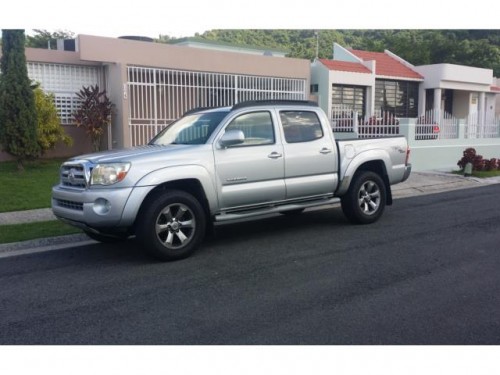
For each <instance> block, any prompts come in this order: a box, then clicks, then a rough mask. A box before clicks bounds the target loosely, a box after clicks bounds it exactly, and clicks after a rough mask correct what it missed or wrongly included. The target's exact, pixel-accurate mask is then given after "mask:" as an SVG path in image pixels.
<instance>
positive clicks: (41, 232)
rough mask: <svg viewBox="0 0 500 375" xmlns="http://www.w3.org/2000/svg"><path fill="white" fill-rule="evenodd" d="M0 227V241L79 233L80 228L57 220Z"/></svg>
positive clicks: (6, 241) (17, 240) (26, 239)
mask: <svg viewBox="0 0 500 375" xmlns="http://www.w3.org/2000/svg"><path fill="white" fill-rule="evenodd" d="M0 229H1V230H0V243H11V242H19V241H28V240H33V239H35V238H46V237H55V236H63V235H66V234H74V233H81V230H80V229H78V228H74V227H72V226H70V225H67V224H64V223H63V222H61V221H59V220H52V221H42V222H38V223H29V224H14V225H2V226H0Z"/></svg>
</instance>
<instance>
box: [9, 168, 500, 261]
mask: <svg viewBox="0 0 500 375" xmlns="http://www.w3.org/2000/svg"><path fill="white" fill-rule="evenodd" d="M491 184H500V177H492V178H484V179H479V178H475V177H463V176H461V175H456V174H450V173H444V172H435V171H426V172H412V174H411V175H410V177H409V178H408V180H407V181H405V182H403V183H400V184H397V185H394V186H392V194H393V197H394V199H399V198H408V197H412V196H419V195H425V194H435V193H441V192H445V191H451V190H457V189H469V188H475V187H480V186H486V185H491ZM49 220H56V218H55V216H54V215H53V214H52V210H51V209H50V208H43V209H37V210H29V211H19V212H5V213H0V225H9V224H24V223H32V222H40V221H49ZM88 242H89V238H88V237H87V236H86V235H85V234H83V233H82V234H76V235H69V236H61V237H52V238H42V239H37V240H30V241H25V242H19V243H10V244H0V258H1V257H3V256H2V254H3V253H7V252H8V253H11V252H14V251H15V252H16V253H22V252H23V251H28V250H26V249H32V251H33V249H35V248H37V250H35V251H45V250H44V249H47V248H49V247H54V246H56V247H58V246H59V247H63V246H67V245H68V244H72V245H73V246H77V245H78V244H84V243H88ZM90 242H93V241H92V240H90ZM38 248H40V249H38Z"/></svg>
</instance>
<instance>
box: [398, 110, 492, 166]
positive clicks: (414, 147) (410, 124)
mask: <svg viewBox="0 0 500 375" xmlns="http://www.w3.org/2000/svg"><path fill="white" fill-rule="evenodd" d="M415 124H416V119H401V120H400V134H402V135H405V137H406V139H407V140H408V144H409V145H410V148H411V154H410V155H411V156H410V162H411V163H412V169H413V170H414V171H426V170H444V171H451V170H458V169H459V168H458V166H457V162H458V161H459V160H460V159H461V158H462V155H463V151H464V150H465V149H466V148H469V147H473V148H475V149H476V151H477V153H478V154H480V155H482V156H483V157H484V158H485V159H491V158H500V138H486V139H467V138H465V122H462V123H461V124H460V126H459V136H458V138H457V139H436V140H415Z"/></svg>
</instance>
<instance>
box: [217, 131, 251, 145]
mask: <svg viewBox="0 0 500 375" xmlns="http://www.w3.org/2000/svg"><path fill="white" fill-rule="evenodd" d="M243 142H245V134H243V132H242V131H241V130H228V131H226V132H225V133H224V135H223V136H222V138H221V139H220V141H219V145H220V146H221V147H222V148H227V147H230V146H234V145H239V144H242V143H243Z"/></svg>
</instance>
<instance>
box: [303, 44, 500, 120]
mask: <svg viewBox="0 0 500 375" xmlns="http://www.w3.org/2000/svg"><path fill="white" fill-rule="evenodd" d="M499 93H500V89H499V87H498V86H497V84H496V81H495V78H494V77H493V71H492V70H491V69H483V68H475V67H469V66H460V65H453V64H432V65H425V66H414V65H412V64H411V63H409V62H408V61H406V60H404V59H402V58H401V57H399V56H397V55H395V54H394V53H392V52H390V51H388V50H385V51H384V52H369V51H360V50H354V49H347V48H344V47H342V46H340V45H339V44H336V43H335V44H334V46H333V59H331V60H329V59H317V60H316V61H314V62H313V63H312V68H311V94H312V95H314V96H316V97H317V99H318V102H319V103H320V105H321V107H322V108H323V109H324V110H326V111H327V113H328V114H329V115H330V116H331V119H332V124H333V125H335V123H334V122H335V119H336V118H339V117H342V116H339V113H345V112H346V111H348V110H351V111H353V112H356V113H357V114H358V116H359V117H360V118H365V117H370V116H378V117H380V116H381V114H380V113H385V114H390V115H391V116H394V117H395V118H417V117H420V118H421V117H428V114H429V113H431V112H432V113H433V116H435V115H434V114H435V113H441V114H446V115H447V116H448V117H454V118H457V119H467V118H471V117H475V118H476V120H475V121H476V122H477V123H479V124H484V122H485V121H486V119H487V118H490V117H491V118H493V117H494V116H495V109H496V100H497V96H498V95H497V94H499ZM499 97H500V96H499Z"/></svg>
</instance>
